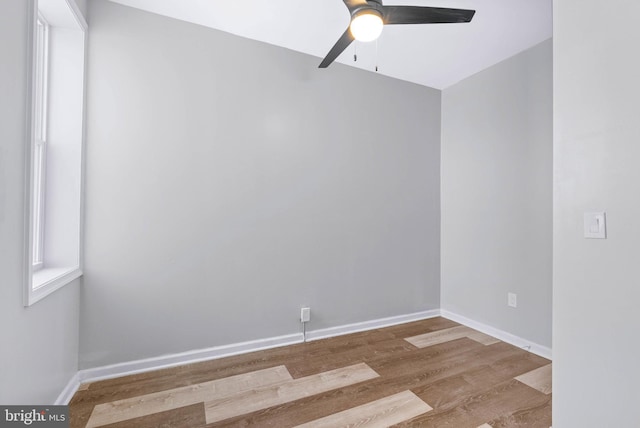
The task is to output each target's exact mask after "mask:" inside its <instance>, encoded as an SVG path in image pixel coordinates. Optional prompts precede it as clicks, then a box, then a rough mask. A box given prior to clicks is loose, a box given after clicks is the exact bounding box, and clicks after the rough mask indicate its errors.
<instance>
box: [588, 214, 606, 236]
mask: <svg viewBox="0 0 640 428" xmlns="http://www.w3.org/2000/svg"><path fill="white" fill-rule="evenodd" d="M584 237H585V238H587V239H606V238H607V217H606V215H605V213H604V212H592V213H584Z"/></svg>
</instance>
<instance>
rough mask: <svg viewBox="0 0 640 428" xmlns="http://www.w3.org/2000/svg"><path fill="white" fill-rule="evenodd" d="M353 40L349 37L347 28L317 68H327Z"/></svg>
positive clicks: (349, 33)
mask: <svg viewBox="0 0 640 428" xmlns="http://www.w3.org/2000/svg"><path fill="white" fill-rule="evenodd" d="M353 40H354V38H353V36H352V35H351V31H350V30H349V28H347V31H345V32H344V34H343V35H342V37H340V39H339V40H338V41H337V42H336V44H335V45H333V47H332V48H331V50H330V51H329V53H328V54H327V56H326V57H325V58H324V59H323V60H322V62H321V63H320V65H319V66H318V68H327V67H329V65H330V64H331V63H332V62H333V61H335V59H336V58H338V56H340V54H341V53H342V51H344V50H345V49H346V48H347V46H349V45H350V44H351V42H353Z"/></svg>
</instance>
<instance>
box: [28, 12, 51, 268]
mask: <svg viewBox="0 0 640 428" xmlns="http://www.w3.org/2000/svg"><path fill="white" fill-rule="evenodd" d="M35 37H36V43H35V63H34V66H35V70H34V77H35V79H34V80H35V84H34V91H35V93H34V96H33V99H34V103H35V106H34V125H33V126H34V128H35V129H34V154H33V156H34V160H33V201H32V204H33V221H32V228H33V230H32V240H33V243H32V245H33V256H32V257H33V260H32V267H33V271H34V272H35V271H37V270H40V269H42V266H43V261H44V220H45V219H44V213H45V210H44V203H45V194H44V193H45V189H46V187H47V186H46V182H45V180H46V165H47V162H46V159H47V98H48V93H49V23H48V22H47V20H46V19H44V17H43V16H42V14H41V13H39V12H38V18H37V20H36V34H35Z"/></svg>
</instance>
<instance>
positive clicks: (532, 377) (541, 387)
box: [515, 364, 551, 394]
mask: <svg viewBox="0 0 640 428" xmlns="http://www.w3.org/2000/svg"><path fill="white" fill-rule="evenodd" d="M515 379H516V380H517V381H520V382H522V383H524V384H525V385H527V386H530V387H531V388H533V389H537V390H538V391H540V392H542V393H543V394H551V364H547V365H546V366H542V367H540V368H537V369H535V370H531V371H530V372H527V373H524V374H522V375H520V376H518V377H516V378H515Z"/></svg>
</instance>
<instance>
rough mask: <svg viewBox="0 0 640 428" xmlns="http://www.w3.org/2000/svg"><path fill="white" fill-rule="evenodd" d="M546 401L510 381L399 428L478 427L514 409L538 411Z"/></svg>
mask: <svg viewBox="0 0 640 428" xmlns="http://www.w3.org/2000/svg"><path fill="white" fill-rule="evenodd" d="M418 396H420V395H419V394H418ZM546 400H547V396H546V395H544V394H542V393H540V392H538V391H536V390H534V389H531V388H529V387H527V386H526V385H523V384H522V383H520V382H518V381H516V380H514V379H510V380H508V381H505V382H503V383H501V384H498V385H496V386H495V387H493V388H489V389H478V390H476V391H474V392H472V393H470V394H469V393H467V394H465V395H464V396H462V397H461V398H460V399H458V400H457V401H456V402H453V403H451V404H448V405H446V406H442V407H440V408H437V407H435V408H434V410H433V411H431V412H429V413H426V414H424V415H421V416H418V417H416V418H414V419H411V420H410V421H407V422H403V423H400V424H398V426H399V427H402V426H412V427H417V426H420V427H422V426H424V427H444V426H451V427H456V428H457V427H461V428H462V427H477V426H478V425H481V424H483V423H485V422H486V421H492V420H493V419H496V418H499V417H501V416H503V415H506V414H509V413H511V412H513V410H514V409H519V410H525V411H526V410H528V409H531V408H537V407H538V406H540V405H541V404H542V403H544V402H545V401H546ZM547 422H550V421H547Z"/></svg>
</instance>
